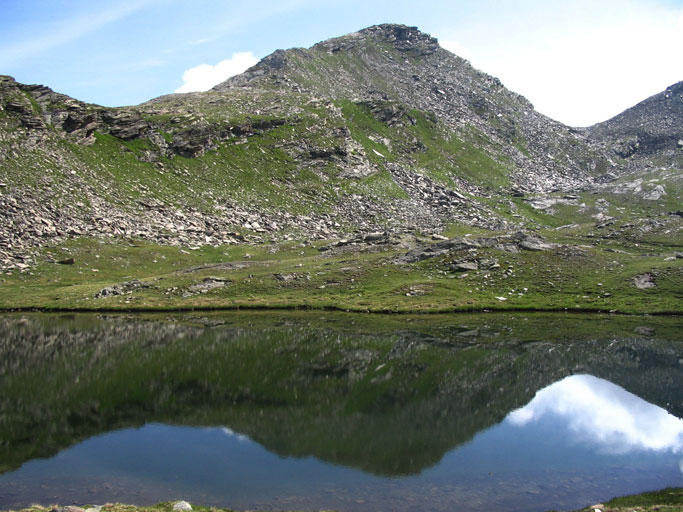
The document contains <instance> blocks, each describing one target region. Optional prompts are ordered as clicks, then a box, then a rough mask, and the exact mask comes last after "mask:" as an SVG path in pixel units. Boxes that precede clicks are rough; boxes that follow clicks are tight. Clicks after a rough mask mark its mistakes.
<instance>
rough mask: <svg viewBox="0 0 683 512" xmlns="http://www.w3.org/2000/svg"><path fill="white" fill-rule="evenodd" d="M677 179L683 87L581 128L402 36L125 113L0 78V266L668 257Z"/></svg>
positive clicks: (258, 69) (674, 246)
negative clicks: (280, 255)
mask: <svg viewBox="0 0 683 512" xmlns="http://www.w3.org/2000/svg"><path fill="white" fill-rule="evenodd" d="M682 169H683V82H680V83H678V84H675V85H672V86H671V87H669V88H668V89H666V90H665V91H663V92H662V93H660V94H657V95H655V96H653V97H651V98H649V99H646V100H645V101H643V102H641V103H639V104H638V105H636V106H634V107H632V108H630V109H628V110H627V111H625V112H624V113H622V114H620V115H618V116H616V117H615V118H613V119H611V120H608V121H606V122H604V123H600V124H597V125H595V126H592V127H588V128H575V127H569V126H565V125H563V124H561V123H559V122H556V121H554V120H552V119H549V118H548V117H546V116H544V115H543V114H541V113H539V112H537V111H535V110H534V107H533V105H532V104H531V103H530V102H529V101H528V100H526V99H525V98H523V97H522V96H520V95H519V94H516V93H514V92H512V91H509V90H508V89H506V88H505V87H504V86H503V84H502V83H501V82H500V81H499V80H498V79H496V78H494V77H492V76H489V75H487V74H485V73H483V72H481V71H479V70H477V69H475V68H473V67H472V66H471V65H470V63H469V62H468V61H466V60H464V59H462V58H460V57H458V56H456V55H453V54H452V53H450V52H448V51H447V50H445V49H443V48H441V47H440V46H439V43H438V41H437V40H436V39H435V38H433V37H431V36H430V35H428V34H425V33H423V32H421V31H419V30H418V29H417V28H415V27H408V26H403V25H378V26H373V27H369V28H366V29H363V30H360V31H359V32H355V33H352V34H347V35H345V36H342V37H338V38H334V39H330V40H327V41H323V42H321V43H318V44H316V45H314V46H313V47H311V48H308V49H303V48H295V49H289V50H277V51H275V52H274V53H272V54H271V55H269V56H267V57H266V58H264V59H263V60H261V61H260V62H259V63H258V64H256V65H255V66H253V67H252V68H250V69H249V70H247V71H246V72H245V73H243V74H241V75H238V76H235V77H232V78H230V79H229V80H227V81H226V82H224V83H222V84H219V85H217V86H216V87H214V88H213V89H212V90H210V91H208V92H204V93H188V94H172V95H167V96H162V97H159V98H156V99H153V100H151V101H149V102H146V103H143V104H141V105H137V106H133V107H120V108H108V107H102V106H98V105H92V104H87V103H83V102H80V101H78V100H77V99H74V98H70V97H68V96H65V95H63V94H59V93H56V92H54V91H52V90H51V89H50V88H48V87H46V86H42V85H25V84H21V83H18V82H16V81H15V80H14V79H12V78H11V77H9V76H0V268H1V269H2V270H3V271H4V272H5V273H10V274H12V275H16V273H17V272H19V273H24V274H30V273H31V272H33V270H34V269H36V268H37V267H38V266H40V265H41V264H45V265H49V264H53V265H56V264H57V262H58V261H66V260H68V259H69V258H71V259H72V263H76V264H77V263H78V254H76V255H75V256H74V255H73V254H72V253H73V252H74V249H70V248H69V247H71V246H70V245H69V244H71V243H74V241H76V240H81V241H84V240H85V241H91V242H92V243H99V244H100V245H101V244H105V243H106V244H109V245H111V244H114V245H116V244H119V245H126V244H131V243H133V244H134V243H137V242H136V241H138V242H140V243H145V244H151V245H152V246H154V247H169V246H172V247H176V248H179V250H182V251H184V252H187V251H190V250H194V251H201V250H204V248H213V249H217V250H218V248H225V247H227V246H238V247H241V248H245V247H259V248H261V249H263V250H264V251H265V253H267V254H274V253H276V252H277V251H279V250H280V249H281V248H282V247H284V246H286V245H287V244H289V245H287V247H289V246H291V245H293V244H295V243H298V244H301V245H302V246H303V247H312V248H315V249H316V250H317V249H318V248H319V249H320V252H321V253H324V255H325V256H326V257H330V256H331V255H334V254H339V253H344V252H346V253H348V252H358V251H361V252H362V251H365V250H366V249H368V248H373V249H372V250H385V249H386V250H389V249H390V250H391V251H397V250H399V249H400V250H402V251H403V253H405V254H407V253H408V252H409V251H417V253H420V251H423V252H424V250H427V252H429V250H428V249H429V248H428V247H427V246H428V245H429V243H430V241H431V240H434V241H437V242H438V241H439V240H443V239H452V238H454V237H456V236H465V237H473V236H474V237H476V236H485V237H488V238H489V239H491V238H492V237H499V238H500V240H501V242H500V243H498V245H500V244H503V245H505V240H506V239H507V238H509V237H512V238H513V239H514V240H516V242H515V243H514V244H512V246H515V247H517V249H519V245H520V242H519V241H520V240H526V239H532V240H537V241H538V244H540V245H539V247H543V248H544V249H545V250H566V251H569V252H572V251H573V252H574V253H576V252H581V251H584V252H585V251H591V250H599V249H600V248H601V247H602V246H604V248H605V249H607V248H609V247H607V246H608V245H610V244H612V245H614V244H617V243H624V242H627V241H630V243H632V244H635V243H640V244H643V243H645V244H647V243H652V244H656V245H657V247H660V248H665V249H666V251H668V252H666V254H663V253H662V259H664V258H667V257H668V258H673V260H670V261H674V260H676V256H675V255H676V254H677V253H678V252H680V249H681V248H680V244H681V216H682V215H683V214H682V213H681V210H683V208H682V207H681V187H682V185H683V172H682ZM546 239H547V240H546ZM515 244H516V245H515ZM446 245H448V244H446ZM452 245H453V246H457V247H460V249H459V250H463V248H462V246H461V245H462V244H458V243H454V244H452ZM475 245H476V244H475ZM479 245H481V244H479ZM508 245H510V244H508ZM494 246H496V243H493V242H492V243H491V244H489V245H487V247H494ZM563 247H564V249H562V248H563ZM558 248H559V249H558ZM596 248H597V249H596ZM470 249H471V248H470ZM613 249H614V250H615V251H625V252H628V247H626V248H624V247H613ZM207 250H208V249H207ZM519 250H522V249H519ZM600 250H601V249H600ZM662 250H664V249H662ZM55 251H57V252H55ZM59 251H62V252H66V253H67V254H62V253H59ZM245 251H246V249H245ZM223 252H225V251H223ZM414 253H415V252H414ZM417 253H415V254H417ZM446 253H447V254H450V253H449V252H448V251H446ZM405 254H403V257H402V256H401V255H400V254H398V255H394V256H395V258H394V259H393V260H392V261H407V260H410V257H405ZM72 256H73V258H72ZM214 259H215V258H214ZM429 259H430V260H432V258H429ZM471 259H472V260H473V261H474V260H475V259H476V258H475V257H474V256H473V257H472V258H471ZM195 263H200V262H195ZM213 263H221V262H215V261H212V264H213ZM223 263H224V262H223ZM451 263H452V262H449V263H448V264H449V265H450V264H451ZM676 265H677V264H676ZM676 265H674V267H675V268H674V269H673V272H674V274H675V275H677V276H679V274H680V269H681V267H680V266H676ZM60 268H65V267H64V266H63V267H60ZM449 268H450V267H449ZM646 270H651V269H649V268H646V269H643V272H644V271H646ZM656 272H657V270H656V269H655V273H656ZM667 272H668V270H667ZM126 277H128V278H130V277H144V276H138V275H134V273H133V272H128V274H127V275H126ZM128 281H130V279H126V280H123V281H122V282H124V283H125V282H128ZM220 282H223V281H220ZM629 282H630V279H629ZM676 283H678V281H676ZM109 284H110V285H111V286H117V285H118V284H120V283H116V282H110V283H109ZM323 286H324V285H323ZM102 288H105V287H104V286H103V287H102ZM171 288H172V287H171ZM220 288H221V289H223V288H226V289H227V288H229V287H220ZM186 291H187V290H186ZM186 291H185V292H184V293H186ZM211 293H220V292H211Z"/></svg>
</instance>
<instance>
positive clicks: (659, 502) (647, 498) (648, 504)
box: [7, 487, 683, 512]
mask: <svg viewBox="0 0 683 512" xmlns="http://www.w3.org/2000/svg"><path fill="white" fill-rule="evenodd" d="M179 503H184V502H177V501H175V502H174V501H169V502H164V503H158V504H156V505H150V506H137V505H125V504H121V503H107V504H105V505H102V506H97V507H89V506H85V507H82V508H81V507H75V506H65V507H60V506H58V505H50V506H47V507H44V506H41V505H31V506H30V507H27V508H24V509H19V510H11V509H10V510H9V511H7V512H47V511H53V510H55V509H56V510H58V511H59V512H174V511H175V512H177V511H178V510H187V509H183V508H174V505H176V507H177V504H179ZM190 506H191V510H194V511H196V512H234V511H233V509H230V508H220V507H206V506H202V505H190ZM598 510H599V511H600V512H626V511H628V512H650V511H660V512H681V511H683V488H681V487H676V488H666V489H662V490H659V491H649V492H643V493H639V494H632V495H628V496H620V497H617V498H612V499H611V500H609V501H605V502H603V503H596V504H593V505H590V506H587V507H584V508H582V509H579V510H578V511H576V512H596V511H598Z"/></svg>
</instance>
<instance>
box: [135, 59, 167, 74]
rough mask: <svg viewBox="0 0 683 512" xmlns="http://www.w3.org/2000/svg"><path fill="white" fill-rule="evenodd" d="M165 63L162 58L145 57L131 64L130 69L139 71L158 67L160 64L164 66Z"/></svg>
mask: <svg viewBox="0 0 683 512" xmlns="http://www.w3.org/2000/svg"><path fill="white" fill-rule="evenodd" d="M166 64H168V62H167V61H165V60H162V59H146V60H142V61H140V62H136V63H135V64H133V65H132V69H134V70H135V71H141V70H144V69H150V68H160V67H161V66H165V65H166Z"/></svg>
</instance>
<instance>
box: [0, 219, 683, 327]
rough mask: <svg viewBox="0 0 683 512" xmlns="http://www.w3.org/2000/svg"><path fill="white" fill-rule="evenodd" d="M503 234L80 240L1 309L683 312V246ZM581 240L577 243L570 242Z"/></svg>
mask: <svg viewBox="0 0 683 512" xmlns="http://www.w3.org/2000/svg"><path fill="white" fill-rule="evenodd" d="M558 233H559V232H557V231H554V232H553V231H548V232H546V233H543V234H542V238H538V239H537V240H543V243H541V244H540V246H539V245H538V244H536V245H534V244H535V243H536V242H534V241H533V240H532V241H531V242H529V239H522V240H521V242H520V239H519V238H517V239H515V238H514V235H513V236H510V235H500V234H497V233H493V232H481V233H477V234H471V233H468V234H465V235H464V236H462V237H461V238H454V239H450V240H446V241H441V242H434V241H432V240H431V239H429V238H428V237H421V236H419V235H405V236H403V237H400V236H396V235H393V236H389V235H381V234H378V235H376V236H374V238H373V236H370V235H360V236H359V238H358V239H357V240H351V241H348V240H347V241H339V240H327V241H316V242H278V243H271V244H268V243H263V244H260V245H248V244H241V245H225V246H218V247H211V246H204V247H200V248H192V247H178V246H167V245H158V244H152V243H149V242H144V241H141V240H135V239H124V240H122V239H110V240H102V239H95V238H80V239H75V240H70V241H67V242H65V243H64V244H61V245H58V246H53V247H46V248H44V249H43V250H42V252H41V254H40V256H39V257H38V264H37V265H36V266H35V267H31V268H26V269H24V270H23V271H19V270H14V271H11V272H6V273H5V274H1V275H0V308H2V309H6V310H7V309H18V308H40V309H44V310H182V309H235V308H320V309H323V308H333V309H341V310H348V311H369V312H450V311H477V310H486V309H490V310H549V311H555V310H557V311H561V310H574V311H604V312H608V311H613V312H620V313H641V314H642V313H650V314H653V313H672V314H680V313H683V307H682V306H681V305H682V304H683V300H681V299H682V298H683V259H681V258H680V255H681V253H680V252H679V251H680V250H681V247H680V246H679V245H676V244H675V243H672V242H669V243H668V244H666V243H664V242H663V241H660V240H653V241H642V240H641V241H640V242H639V243H632V242H629V241H628V240H624V241H623V242H615V241H613V240H612V241H610V243H609V244H608V245H606V244H600V243H597V244H596V243H595V241H592V242H593V243H592V245H587V244H584V243H582V242H585V241H587V239H586V238H583V237H581V236H580V234H578V235H577V234H572V235H568V234H558ZM570 237H571V238H570Z"/></svg>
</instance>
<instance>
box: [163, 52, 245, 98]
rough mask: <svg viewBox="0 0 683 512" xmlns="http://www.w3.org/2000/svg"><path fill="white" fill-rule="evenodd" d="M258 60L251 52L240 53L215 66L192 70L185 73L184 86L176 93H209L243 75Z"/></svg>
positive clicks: (202, 66) (207, 65)
mask: <svg viewBox="0 0 683 512" xmlns="http://www.w3.org/2000/svg"><path fill="white" fill-rule="evenodd" d="M257 62H258V59H257V58H256V57H255V56H254V54H253V53H251V52H238V53H235V54H233V56H232V57H230V58H229V59H225V60H222V61H220V62H219V63H218V64H216V65H215V66H211V65H209V64H202V65H200V66H196V67H194V68H190V69H188V70H186V71H185V72H184V73H183V85H181V86H180V87H178V88H177V89H176V90H175V92H196V91H208V90H209V89H211V88H212V87H213V86H214V85H218V84H219V83H221V82H223V81H225V80H227V79H228V78H230V77H231V76H235V75H238V74H240V73H243V72H244V71H246V70H247V69H249V68H250V67H251V66H253V65H254V64H256V63H257Z"/></svg>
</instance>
